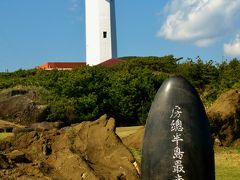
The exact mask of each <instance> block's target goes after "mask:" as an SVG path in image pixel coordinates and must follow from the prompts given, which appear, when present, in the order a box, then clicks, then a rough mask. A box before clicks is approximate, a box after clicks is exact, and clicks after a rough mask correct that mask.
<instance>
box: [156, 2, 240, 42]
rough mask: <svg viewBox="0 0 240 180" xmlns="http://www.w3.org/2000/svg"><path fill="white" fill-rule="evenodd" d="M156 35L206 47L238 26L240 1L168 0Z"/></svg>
mask: <svg viewBox="0 0 240 180" xmlns="http://www.w3.org/2000/svg"><path fill="white" fill-rule="evenodd" d="M164 12H165V14H166V19H165V21H164V23H163V25H162V26H161V29H160V30H159V32H158V34H157V35H158V36H160V37H163V38H165V39H169V40H178V41H190V42H192V43H193V44H195V45H196V46H200V47H203V46H209V45H211V44H213V43H215V42H216V41H218V40H219V39H221V38H222V37H224V36H226V35H228V34H232V33H233V32H235V30H236V28H239V29H240V24H239V18H240V0H231V1H229V0H171V2H169V3H168V4H167V5H166V7H165V9H164Z"/></svg>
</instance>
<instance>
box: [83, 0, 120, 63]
mask: <svg viewBox="0 0 240 180" xmlns="http://www.w3.org/2000/svg"><path fill="white" fill-rule="evenodd" d="M85 6H86V62H87V64H88V65H90V66H94V65H97V64H100V63H102V62H104V61H106V60H109V59H112V58H116V57H117V38H116V20H115V2H114V0H85Z"/></svg>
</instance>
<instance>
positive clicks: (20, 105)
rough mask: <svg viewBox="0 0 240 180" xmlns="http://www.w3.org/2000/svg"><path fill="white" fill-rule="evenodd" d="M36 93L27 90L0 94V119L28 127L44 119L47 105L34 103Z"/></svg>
mask: <svg viewBox="0 0 240 180" xmlns="http://www.w3.org/2000/svg"><path fill="white" fill-rule="evenodd" d="M35 99H36V93H34V91H27V90H12V91H9V92H8V93H1V94H0V118H1V119H6V120H12V121H14V122H16V123H19V124H23V125H29V124H31V123H33V122H40V121H43V120H45V119H46V116H47V113H48V106H47V105H38V104H37V103H36V102H35Z"/></svg>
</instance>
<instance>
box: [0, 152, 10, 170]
mask: <svg viewBox="0 0 240 180" xmlns="http://www.w3.org/2000/svg"><path fill="white" fill-rule="evenodd" d="M10 167H11V165H10V163H9V161H8V158H7V157H6V156H5V155H4V154H1V153H0V169H8V168H10Z"/></svg>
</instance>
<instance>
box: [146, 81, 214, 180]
mask: <svg viewBox="0 0 240 180" xmlns="http://www.w3.org/2000/svg"><path fill="white" fill-rule="evenodd" d="M142 179H143V180H148V179H149V180H150V179H151V180H161V179H164V180H165V179H166V180H167V179H188V180H195V179H198V180H214V179H215V174H214V153H213V145H212V140H211V134H210V129H209V125H208V120H207V116H206V113H205V110H204V107H203V105H202V102H201V100H200V98H199V96H198V94H197V92H196V90H195V89H194V88H193V87H192V86H191V84H189V83H188V82H187V81H186V80H185V79H184V78H182V77H172V78H170V79H168V80H166V81H165V82H164V83H163V84H162V86H161V88H160V89H159V91H158V93H157V95H156V97H155V99H154V102H153V103H152V106H151V109H150V112H149V115H148V119H147V123H146V126H145V134H144V143H143V150H142Z"/></svg>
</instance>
